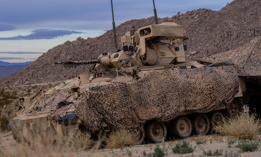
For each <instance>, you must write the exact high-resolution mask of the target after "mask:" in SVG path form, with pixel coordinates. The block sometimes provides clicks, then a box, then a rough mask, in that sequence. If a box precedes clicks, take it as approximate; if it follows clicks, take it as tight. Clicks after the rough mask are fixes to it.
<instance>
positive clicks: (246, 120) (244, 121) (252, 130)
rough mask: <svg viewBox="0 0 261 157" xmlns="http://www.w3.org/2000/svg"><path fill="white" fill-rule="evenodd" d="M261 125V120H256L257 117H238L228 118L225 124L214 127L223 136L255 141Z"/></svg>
mask: <svg viewBox="0 0 261 157" xmlns="http://www.w3.org/2000/svg"><path fill="white" fill-rule="evenodd" d="M259 123H260V120H259V119H256V118H255V115H251V116H243V115H237V116H233V117H230V118H226V119H225V120H224V121H223V123H220V124H219V125H217V126H216V127H214V130H215V131H217V132H220V134H222V135H228V136H233V137H235V138H238V139H253V138H254V136H256V135H257V134H259V130H260V129H261V125H259Z"/></svg>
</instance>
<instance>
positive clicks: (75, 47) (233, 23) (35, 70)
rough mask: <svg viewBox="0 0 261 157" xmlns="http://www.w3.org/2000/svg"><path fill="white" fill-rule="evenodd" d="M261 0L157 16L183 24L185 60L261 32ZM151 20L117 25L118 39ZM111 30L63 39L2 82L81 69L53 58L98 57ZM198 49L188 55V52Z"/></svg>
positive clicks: (38, 79) (44, 78) (108, 45)
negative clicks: (185, 48)
mask: <svg viewBox="0 0 261 157" xmlns="http://www.w3.org/2000/svg"><path fill="white" fill-rule="evenodd" d="M259 8H261V2H260V0H247V1H245V0H235V1H233V2H232V3H230V4H228V5H227V6H226V7H224V8H222V9H221V10H220V11H211V10H208V9H198V10H193V11H189V12H187V13H185V14H181V15H180V14H178V15H175V16H173V17H171V18H162V19H159V23H162V22H176V23H178V24H180V25H185V26H186V28H187V35H188V37H189V39H190V40H189V41H188V42H187V45H188V48H189V49H188V52H187V60H194V59H197V58H201V57H202V56H209V55H212V54H216V53H220V52H225V51H228V50H232V49H235V48H237V47H238V46H241V45H243V44H245V43H247V42H249V41H250V40H251V39H253V38H254V36H260V35H261V28H260V24H261V11H259ZM153 23H154V17H150V18H147V19H140V20H130V21H127V22H125V23H122V24H121V25H119V26H118V27H117V28H116V30H117V40H118V43H119V42H120V36H122V35H123V34H124V33H125V32H126V31H128V30H129V29H130V27H131V26H133V25H134V26H135V27H136V28H139V27H142V26H146V25H150V24H153ZM112 39H113V32H112V30H109V31H107V32H106V33H104V34H103V35H102V36H99V37H96V38H88V39H82V38H78V39H77V40H76V41H73V42H69V41H67V42H65V43H64V44H62V45H58V46H56V47H54V48H52V49H50V50H49V51H48V52H46V53H44V54H43V55H42V56H40V57H39V58H38V59H37V60H36V61H34V62H32V63H31V64H30V65H29V66H27V67H26V68H24V69H23V70H22V71H21V72H18V73H15V74H13V75H11V76H10V77H8V78H7V79H3V80H1V82H0V86H1V85H20V84H31V83H42V82H48V81H58V80H65V79H67V78H69V77H72V76H75V75H78V74H81V73H84V72H86V71H88V70H89V66H87V65H86V66H84V65H83V66H79V67H78V68H76V69H65V68H63V67H62V66H61V65H58V66H54V65H53V63H54V62H55V61H62V60H69V59H70V60H82V59H90V58H91V57H97V55H98V54H100V53H102V52H106V51H108V50H110V49H112V48H113V40H112ZM192 51H198V53H196V54H193V55H190V52H192Z"/></svg>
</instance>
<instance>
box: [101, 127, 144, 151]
mask: <svg viewBox="0 0 261 157" xmlns="http://www.w3.org/2000/svg"><path fill="white" fill-rule="evenodd" d="M105 142H106V143H107V147H108V148H121V147H126V146H130V145H135V144H137V143H138V142H139V139H138V138H137V137H136V136H135V135H134V134H131V133H129V132H128V131H126V130H117V131H114V132H112V133H111V134H110V135H109V137H108V138H107V139H106V140H105Z"/></svg>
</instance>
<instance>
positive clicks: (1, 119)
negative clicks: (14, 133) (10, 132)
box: [0, 116, 9, 131]
mask: <svg viewBox="0 0 261 157" xmlns="http://www.w3.org/2000/svg"><path fill="white" fill-rule="evenodd" d="M8 123H9V120H8V118H7V117H6V116H0V128H1V130H2V131H5V130H7V125H8Z"/></svg>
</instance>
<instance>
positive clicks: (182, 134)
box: [171, 116, 192, 139]
mask: <svg viewBox="0 0 261 157" xmlns="http://www.w3.org/2000/svg"><path fill="white" fill-rule="evenodd" d="M171 130H172V131H171V132H172V134H175V135H176V136H177V137H178V138H182V139H184V138H187V137H189V136H190V135H191V133H192V124H191V121H190V119H189V118H188V117H187V116H183V117H178V118H176V119H175V120H174V121H172V122H171Z"/></svg>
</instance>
